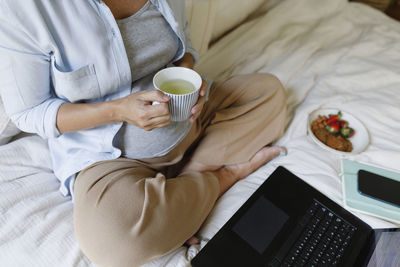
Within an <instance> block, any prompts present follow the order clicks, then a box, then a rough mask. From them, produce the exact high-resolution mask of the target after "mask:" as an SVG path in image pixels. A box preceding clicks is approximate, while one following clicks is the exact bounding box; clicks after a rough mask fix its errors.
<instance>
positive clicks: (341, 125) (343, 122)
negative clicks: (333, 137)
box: [340, 120, 349, 128]
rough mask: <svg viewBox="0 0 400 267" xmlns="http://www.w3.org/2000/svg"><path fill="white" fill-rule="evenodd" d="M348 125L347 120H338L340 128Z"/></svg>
mask: <svg viewBox="0 0 400 267" xmlns="http://www.w3.org/2000/svg"><path fill="white" fill-rule="evenodd" d="M348 126H349V122H348V121H345V120H343V121H340V128H347V127H348Z"/></svg>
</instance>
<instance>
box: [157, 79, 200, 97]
mask: <svg viewBox="0 0 400 267" xmlns="http://www.w3.org/2000/svg"><path fill="white" fill-rule="evenodd" d="M160 89H161V91H164V92H166V93H168V94H173V95H185V94H189V93H191V92H193V91H194V90H195V87H194V85H193V84H192V83H191V82H188V81H185V80H181V79H176V80H169V81H165V82H163V83H162V84H161V85H160Z"/></svg>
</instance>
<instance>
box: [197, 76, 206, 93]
mask: <svg viewBox="0 0 400 267" xmlns="http://www.w3.org/2000/svg"><path fill="white" fill-rule="evenodd" d="M206 92H207V82H206V81H205V80H204V79H203V82H202V84H201V87H200V92H199V94H200V95H201V96H205V95H206Z"/></svg>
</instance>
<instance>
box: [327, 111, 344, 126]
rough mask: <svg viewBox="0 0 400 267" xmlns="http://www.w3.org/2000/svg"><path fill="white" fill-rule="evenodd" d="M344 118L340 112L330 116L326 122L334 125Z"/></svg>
mask: <svg viewBox="0 0 400 267" xmlns="http://www.w3.org/2000/svg"><path fill="white" fill-rule="evenodd" d="M341 118H342V112H341V111H339V112H338V114H329V117H328V119H327V120H326V122H327V123H328V124H330V123H332V122H337V121H340V119H341Z"/></svg>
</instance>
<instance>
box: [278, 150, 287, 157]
mask: <svg viewBox="0 0 400 267" xmlns="http://www.w3.org/2000/svg"><path fill="white" fill-rule="evenodd" d="M286 155H287V154H286V152H285V151H281V152H280V153H279V156H286Z"/></svg>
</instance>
